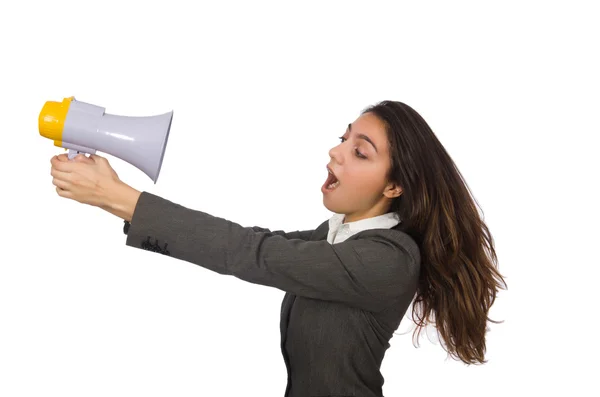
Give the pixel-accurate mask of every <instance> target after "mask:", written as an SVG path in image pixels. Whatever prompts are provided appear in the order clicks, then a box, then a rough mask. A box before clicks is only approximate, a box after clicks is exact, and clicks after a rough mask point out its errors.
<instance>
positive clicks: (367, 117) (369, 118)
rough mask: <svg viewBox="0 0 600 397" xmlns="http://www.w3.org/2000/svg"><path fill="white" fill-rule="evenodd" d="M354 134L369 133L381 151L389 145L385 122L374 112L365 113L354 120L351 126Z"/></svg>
mask: <svg viewBox="0 0 600 397" xmlns="http://www.w3.org/2000/svg"><path fill="white" fill-rule="evenodd" d="M350 128H351V133H352V134H364V135H367V136H368V137H369V138H371V140H372V141H373V143H375V146H377V149H378V150H379V151H380V152H381V151H382V150H385V147H386V146H387V145H386V143H387V141H388V140H387V135H386V132H385V124H384V123H383V122H382V121H381V120H380V119H379V118H378V117H377V116H375V115H374V114H372V113H365V114H363V115H361V116H360V117H358V118H357V119H356V120H354V121H353V122H352V125H351V126H350Z"/></svg>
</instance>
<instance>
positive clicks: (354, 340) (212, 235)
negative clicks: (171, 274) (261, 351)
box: [126, 192, 421, 397]
mask: <svg viewBox="0 0 600 397" xmlns="http://www.w3.org/2000/svg"><path fill="white" fill-rule="evenodd" d="M400 225H402V223H400V224H399V225H397V226H396V227H394V228H392V229H370V230H363V231H361V232H359V233H357V234H355V235H353V236H351V237H350V238H348V239H347V240H346V241H344V242H341V243H338V244H330V243H329V242H327V232H328V229H329V225H328V222H327V221H326V222H323V223H322V224H321V225H319V226H318V227H317V228H316V229H314V230H305V231H295V232H288V233H286V232H284V231H281V230H278V231H270V230H268V229H265V228H261V227H257V226H255V227H243V226H241V225H239V224H237V223H234V222H231V221H228V220H226V219H223V218H219V217H215V216H212V215H209V214H207V213H205V212H202V211H196V210H191V209H188V208H186V207H183V206H181V205H179V204H175V203H173V202H171V201H169V200H166V199H164V198H161V197H159V196H156V195H153V194H151V193H148V192H142V194H141V196H140V198H139V201H138V203H137V205H136V208H135V211H134V213H133V218H132V220H131V223H130V225H129V229H128V231H127V240H126V244H127V245H128V246H131V247H136V248H141V249H145V250H150V251H155V252H159V253H162V254H165V255H170V256H171V257H173V258H176V259H179V260H184V261H188V262H190V263H193V264H196V265H199V266H202V267H204V268H206V269H210V270H212V271H215V272H217V273H220V274H224V275H231V276H234V277H237V278H239V279H241V280H244V281H247V282H250V283H254V284H261V285H265V286H269V287H274V288H278V289H280V290H282V291H285V292H286V294H285V296H284V298H283V302H282V305H281V351H282V354H283V358H284V361H285V364H286V367H287V371H288V381H287V387H286V390H285V396H286V397H326V396H327V397H344V396H353V397H382V396H383V394H382V386H383V383H384V379H383V376H382V375H381V372H380V367H381V362H382V360H383V357H384V354H385V351H386V350H387V349H388V348H389V347H390V344H389V341H390V339H391V338H392V336H393V332H394V331H395V330H396V329H397V328H398V326H399V324H400V321H401V319H402V318H403V316H404V314H405V313H406V311H407V309H408V307H409V305H410V303H411V301H412V299H413V298H414V294H415V292H416V288H417V282H418V278H419V270H420V261H421V258H420V252H419V248H418V245H417V243H416V242H415V241H414V240H413V239H412V238H411V237H410V236H409V235H408V234H406V233H405V232H403V231H401V230H400ZM251 394H252V393H251Z"/></svg>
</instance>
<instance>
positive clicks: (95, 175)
mask: <svg viewBox="0 0 600 397" xmlns="http://www.w3.org/2000/svg"><path fill="white" fill-rule="evenodd" d="M50 163H51V164H52V168H51V171H50V175H52V176H53V179H52V184H54V185H55V186H56V192H57V193H58V195H59V196H61V197H65V198H68V199H71V200H75V201H78V202H80V203H83V204H88V205H93V206H96V207H99V208H102V209H104V210H106V211H108V212H111V213H112V214H114V215H117V216H119V217H121V218H123V219H125V220H131V216H132V215H133V210H134V208H135V204H136V203H137V199H138V198H139V195H140V192H138V191H137V190H135V189H133V188H132V187H130V186H128V185H127V184H125V183H123V182H122V181H121V180H120V179H119V176H118V175H117V173H116V172H115V170H114V169H113V168H112V167H111V166H110V164H109V163H108V160H107V159H106V158H104V157H101V156H98V155H95V154H92V155H90V157H86V156H85V155H83V154H78V155H77V156H75V157H74V158H73V159H72V160H69V158H68V157H67V154H66V153H65V154H61V155H58V156H53V157H52V159H51V160H50Z"/></svg>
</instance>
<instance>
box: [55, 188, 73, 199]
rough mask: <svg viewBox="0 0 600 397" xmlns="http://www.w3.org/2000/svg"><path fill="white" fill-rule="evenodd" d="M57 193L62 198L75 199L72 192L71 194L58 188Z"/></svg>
mask: <svg viewBox="0 0 600 397" xmlns="http://www.w3.org/2000/svg"><path fill="white" fill-rule="evenodd" d="M56 193H58V195H59V196H60V197H65V198H73V196H72V194H71V192H69V191H68V190H64V189H61V188H59V187H58V186H57V187H56Z"/></svg>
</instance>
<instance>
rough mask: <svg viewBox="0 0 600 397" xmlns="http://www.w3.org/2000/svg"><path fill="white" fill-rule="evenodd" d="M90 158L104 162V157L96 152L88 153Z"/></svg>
mask: <svg viewBox="0 0 600 397" xmlns="http://www.w3.org/2000/svg"><path fill="white" fill-rule="evenodd" d="M90 158H92V159H94V161H100V162H105V161H106V159H105V158H104V157H102V156H98V155H97V154H90Z"/></svg>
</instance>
